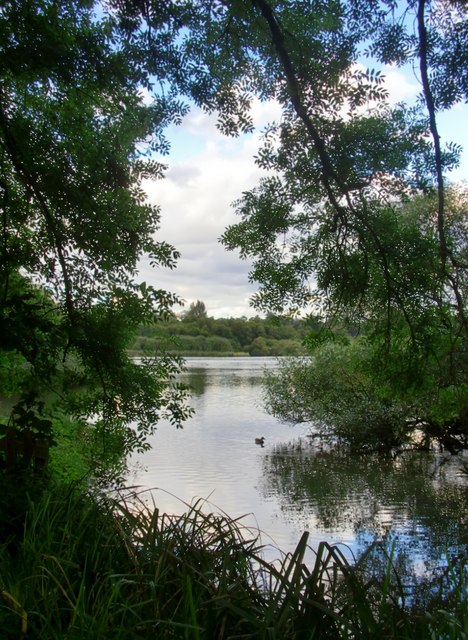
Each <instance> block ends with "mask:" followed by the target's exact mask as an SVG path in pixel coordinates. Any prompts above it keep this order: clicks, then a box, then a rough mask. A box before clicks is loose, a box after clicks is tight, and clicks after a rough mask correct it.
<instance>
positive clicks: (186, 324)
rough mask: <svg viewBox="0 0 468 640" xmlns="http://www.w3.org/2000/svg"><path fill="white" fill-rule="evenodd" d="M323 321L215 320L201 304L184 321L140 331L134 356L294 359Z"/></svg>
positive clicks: (271, 318)
mask: <svg viewBox="0 0 468 640" xmlns="http://www.w3.org/2000/svg"><path fill="white" fill-rule="evenodd" d="M319 326H320V322H319V320H316V319H310V318H309V319H308V320H307V321H306V320H302V319H299V318H287V317H279V316H274V315H271V314H270V315H268V316H267V317H266V318H260V317H259V316H255V317H254V318H246V317H241V318H212V317H209V316H208V313H207V311H206V307H205V304H204V303H203V302H202V301H200V300H197V301H196V302H194V303H192V304H191V305H190V308H189V310H187V311H186V312H185V313H183V314H182V316H181V317H180V318H178V317H176V316H175V315H171V316H170V317H169V318H168V319H167V320H166V322H161V323H159V324H158V325H152V326H142V327H140V330H139V333H138V336H137V337H136V339H135V342H134V344H133V347H132V350H131V353H132V354H133V355H137V354H144V353H154V352H155V351H160V350H167V351H169V352H171V353H177V354H183V355H207V354H210V355H223V356H227V355H239V354H245V355H250V356H293V355H301V354H303V353H305V349H304V340H305V338H306V336H307V335H308V334H310V332H311V331H314V329H315V330H317V329H318V328H319Z"/></svg>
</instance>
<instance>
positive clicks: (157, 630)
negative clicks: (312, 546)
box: [0, 484, 468, 640]
mask: <svg viewBox="0 0 468 640" xmlns="http://www.w3.org/2000/svg"><path fill="white" fill-rule="evenodd" d="M204 508H205V504H204V502H203V501H198V502H196V503H195V504H194V505H186V511H185V513H184V514H183V515H179V516H174V515H168V514H163V513H160V512H159V511H158V509H157V508H156V507H155V506H154V505H152V504H150V505H148V504H146V503H145V502H144V501H143V499H142V498H141V497H140V496H138V495H136V494H135V492H130V493H127V494H126V496H125V497H124V496H122V495H119V496H115V495H114V496H112V497H110V496H103V495H99V496H93V495H90V494H87V493H83V491H82V489H81V488H80V487H77V486H75V487H69V488H65V487H63V486H54V485H53V484H51V485H50V486H49V487H48V488H47V489H46V490H44V491H43V492H42V495H40V496H36V498H35V499H34V500H32V499H31V500H30V502H29V504H28V509H27V510H26V515H25V518H24V526H23V527H22V529H21V534H19V533H18V529H16V534H15V535H14V536H13V535H11V536H9V538H8V540H6V541H5V542H4V543H3V544H2V545H1V546H0V568H1V574H0V588H1V597H0V629H2V630H3V631H4V634H5V636H4V637H6V638H10V639H12V640H13V639H14V640H17V639H20V638H25V639H26V638H28V639H31V640H33V639H36V638H37V639H41V640H42V639H44V640H45V639H47V640H59V639H60V640H63V638H67V640H78V639H80V640H82V638H96V639H101V638H103V639H104V638H112V639H113V640H123V639H129V640H130V639H132V640H138V639H140V638H141V639H146V638H162V639H163V640H164V639H166V638H168V639H169V638H181V639H187V640H189V639H190V640H192V639H193V640H199V639H200V640H201V639H207V640H208V639H209V640H211V639H213V638H216V639H219V640H224V639H228V638H244V639H246V638H259V639H265V640H267V639H268V640H275V639H278V640H280V639H281V640H287V639H291V640H292V639H302V638H307V639H309V638H310V639H312V638H321V639H322V638H323V639H360V638H369V639H370V638H432V637H433V638H449V639H452V638H454V639H455V638H460V639H461V638H465V637H466V634H467V630H468V615H467V604H466V583H465V582H463V580H464V579H466V575H465V577H464V578H461V577H460V576H459V575H458V574H455V573H454V574H453V581H454V582H455V583H456V586H457V589H458V592H457V593H456V594H455V595H453V594H452V595H453V598H454V601H455V603H456V606H455V605H454V608H453V609H452V610H451V611H450V612H449V611H448V610H445V611H435V612H434V613H432V614H430V615H415V614H411V613H408V612H407V611H405V609H404V608H403V607H402V606H401V604H400V602H401V593H398V582H397V583H396V585H397V586H396V587H395V581H394V580H390V572H392V571H393V564H392V559H391V558H390V559H389V568H388V575H387V577H386V578H385V579H384V581H383V582H382V583H381V584H379V585H377V584H376V583H375V580H371V579H368V578H366V576H365V574H364V571H363V567H362V565H361V564H360V563H359V562H357V563H353V564H352V565H351V564H350V563H349V562H348V561H347V560H346V558H345V556H344V555H343V553H342V552H341V550H340V549H339V548H338V547H334V546H330V545H329V544H327V543H322V544H321V545H320V546H319V548H318V550H317V553H316V557H315V563H314V565H313V566H311V567H310V566H307V564H306V563H305V561H304V558H305V554H306V550H307V537H308V536H307V533H304V534H303V536H302V537H301V539H300V541H299V544H298V545H297V548H296V549H295V551H294V553H292V554H287V555H284V556H282V557H281V558H280V559H279V560H278V561H277V562H268V561H266V560H265V558H264V557H263V554H262V550H263V547H262V545H261V541H260V538H259V536H258V532H255V531H252V530H250V529H248V528H246V527H245V526H244V524H243V522H242V520H241V519H231V518H229V517H228V516H227V515H226V514H223V513H213V512H211V511H210V512H205V510H204ZM398 598H400V601H399V600H398Z"/></svg>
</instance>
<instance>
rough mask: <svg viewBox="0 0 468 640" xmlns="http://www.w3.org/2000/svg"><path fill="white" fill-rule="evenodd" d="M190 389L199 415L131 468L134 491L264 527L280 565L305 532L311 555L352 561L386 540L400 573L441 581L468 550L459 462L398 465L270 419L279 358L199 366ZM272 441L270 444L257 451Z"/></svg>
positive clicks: (164, 429)
mask: <svg viewBox="0 0 468 640" xmlns="http://www.w3.org/2000/svg"><path fill="white" fill-rule="evenodd" d="M187 365H188V370H187V372H186V373H184V374H183V381H184V382H186V383H188V384H189V385H190V386H191V387H192V389H193V395H192V400H191V405H192V406H193V408H194V409H195V415H194V416H193V417H192V418H191V419H190V420H188V421H187V422H186V424H185V426H184V428H183V429H179V430H177V429H175V428H174V427H173V426H171V425H170V424H169V423H168V422H167V423H166V422H161V423H160V425H159V427H158V430H157V432H156V433H155V434H154V436H153V437H152V438H151V440H150V442H151V446H152V449H151V451H149V452H147V453H145V454H142V455H138V456H135V457H134V458H133V459H132V460H131V466H132V469H133V471H132V474H131V477H130V478H129V481H130V482H131V483H132V484H135V485H138V486H141V487H142V488H145V489H151V495H152V497H153V499H154V502H155V504H156V506H157V507H158V508H159V509H160V510H161V511H164V512H169V513H182V512H183V511H185V510H186V506H185V505H184V502H185V503H188V504H193V502H194V501H195V500H197V499H200V498H201V499H203V500H205V501H206V502H205V505H204V509H205V510H210V511H220V512H221V511H222V512H225V513H227V514H228V515H229V516H231V517H233V518H237V517H241V516H245V518H244V520H243V522H244V523H245V524H246V525H248V526H254V527H258V529H260V531H261V532H262V542H263V543H264V544H265V545H266V550H265V553H266V555H267V556H269V559H274V558H276V557H278V555H279V552H278V549H281V550H282V551H283V552H290V551H293V550H294V548H295V546H296V544H297V543H298V541H299V538H300V536H301V534H302V532H303V531H304V530H307V531H309V532H310V538H309V542H310V546H311V549H312V551H313V550H314V549H315V548H316V547H317V546H318V544H319V542H320V541H322V540H326V541H328V542H330V543H341V544H342V545H343V547H342V548H343V550H344V552H345V554H346V555H347V556H348V557H349V558H351V557H352V556H353V555H359V554H360V553H362V552H363V551H364V550H365V549H367V548H368V546H369V543H370V542H372V541H374V540H380V541H381V542H382V543H385V544H386V546H387V549H388V548H389V547H390V546H391V545H394V547H395V552H396V554H398V555H399V557H400V560H399V562H400V564H403V565H405V571H408V572H409V573H413V574H414V575H416V576H420V577H421V576H422V577H424V576H425V575H430V573H431V571H433V569H434V566H435V565H437V564H440V563H442V564H444V563H445V562H446V558H447V557H449V558H456V557H457V556H459V555H460V554H464V553H465V552H466V549H467V548H468V527H467V523H468V477H467V476H466V475H464V474H463V473H462V472H461V470H460V458H458V457H456V456H449V455H446V454H441V453H436V452H432V453H426V452H412V453H406V454H402V455H400V456H398V457H396V458H395V459H393V458H391V457H388V458H382V457H378V456H373V455H360V456H357V455H350V454H349V453H348V452H346V451H344V450H331V449H330V448H327V447H326V446H325V445H323V444H321V442H320V441H319V440H317V439H315V438H310V437H309V435H310V428H309V426H307V425H296V426H291V425H288V424H285V423H282V422H280V421H278V420H276V419H275V418H273V417H272V416H269V415H268V414H267V413H266V412H265V411H264V409H263V397H262V375H263V370H264V368H265V367H269V368H271V367H275V366H276V359H275V358H248V357H246V358H188V359H187ZM262 436H263V437H264V438H265V442H264V446H260V445H258V444H256V443H255V439H256V438H260V437H262Z"/></svg>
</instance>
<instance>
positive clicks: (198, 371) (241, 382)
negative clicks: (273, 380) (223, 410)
mask: <svg viewBox="0 0 468 640" xmlns="http://www.w3.org/2000/svg"><path fill="white" fill-rule="evenodd" d="M261 380H262V378H261V372H259V373H257V375H248V374H244V375H238V374H237V373H233V372H231V371H222V370H211V369H206V368H203V367H190V368H189V369H188V370H187V371H186V372H185V373H184V374H183V376H182V382H183V383H184V384H186V385H188V386H189V387H190V389H191V393H192V394H193V395H194V396H202V395H204V394H205V392H206V390H207V388H208V387H209V386H219V387H229V389H232V388H235V387H245V386H247V387H252V386H259V385H260V384H261Z"/></svg>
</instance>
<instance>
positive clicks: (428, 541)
mask: <svg viewBox="0 0 468 640" xmlns="http://www.w3.org/2000/svg"><path fill="white" fill-rule="evenodd" d="M459 468H460V461H459V460H458V459H457V458H456V457H451V458H447V457H444V456H441V455H439V454H436V453H427V452H406V453H404V454H402V455H400V456H398V457H397V458H396V459H392V458H391V457H386V458H383V457H381V456H373V455H361V456H356V455H352V454H350V453H349V452H348V451H346V450H331V449H329V448H325V447H320V446H317V444H316V443H315V442H314V443H311V442H307V441H306V440H303V441H301V442H299V443H294V444H290V445H278V446H276V447H274V449H273V450H272V451H271V452H270V453H269V455H267V456H266V457H265V458H264V460H263V482H262V492H263V494H264V496H265V497H271V496H272V495H274V496H276V498H277V499H278V500H279V502H280V504H281V509H282V512H283V515H284V517H286V518H289V519H290V520H291V522H293V523H294V524H295V526H299V527H300V526H301V524H302V526H303V528H307V527H310V526H311V523H313V525H314V526H315V530H316V532H319V534H320V533H321V534H322V536H323V537H327V536H328V535H329V534H330V533H331V532H338V531H348V532H349V533H351V532H352V533H353V534H354V538H355V541H356V547H355V549H356V551H357V553H358V554H360V553H362V552H363V551H364V550H366V549H368V547H369V543H370V542H371V541H374V540H378V541H380V542H381V548H382V549H383V550H384V551H385V553H384V554H380V556H379V555H378V554H374V556H373V557H369V561H371V563H372V564H374V565H375V566H377V565H378V564H379V562H380V563H382V562H383V563H384V564H385V563H386V559H385V555H387V557H388V555H389V554H390V550H391V548H392V547H393V550H394V555H395V557H398V562H399V564H400V565H401V569H402V570H404V574H405V575H406V576H412V580H413V582H414V581H415V580H418V579H423V578H424V577H425V576H430V574H431V573H432V572H433V571H434V570H435V568H436V567H440V566H443V565H445V564H446V563H447V557H449V558H451V559H455V558H459V557H460V556H463V555H466V552H467V550H468V527H467V525H468V481H467V478H466V476H464V475H463V474H462V473H461V472H459ZM379 557H380V560H379ZM383 568H384V567H382V566H380V570H383Z"/></svg>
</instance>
